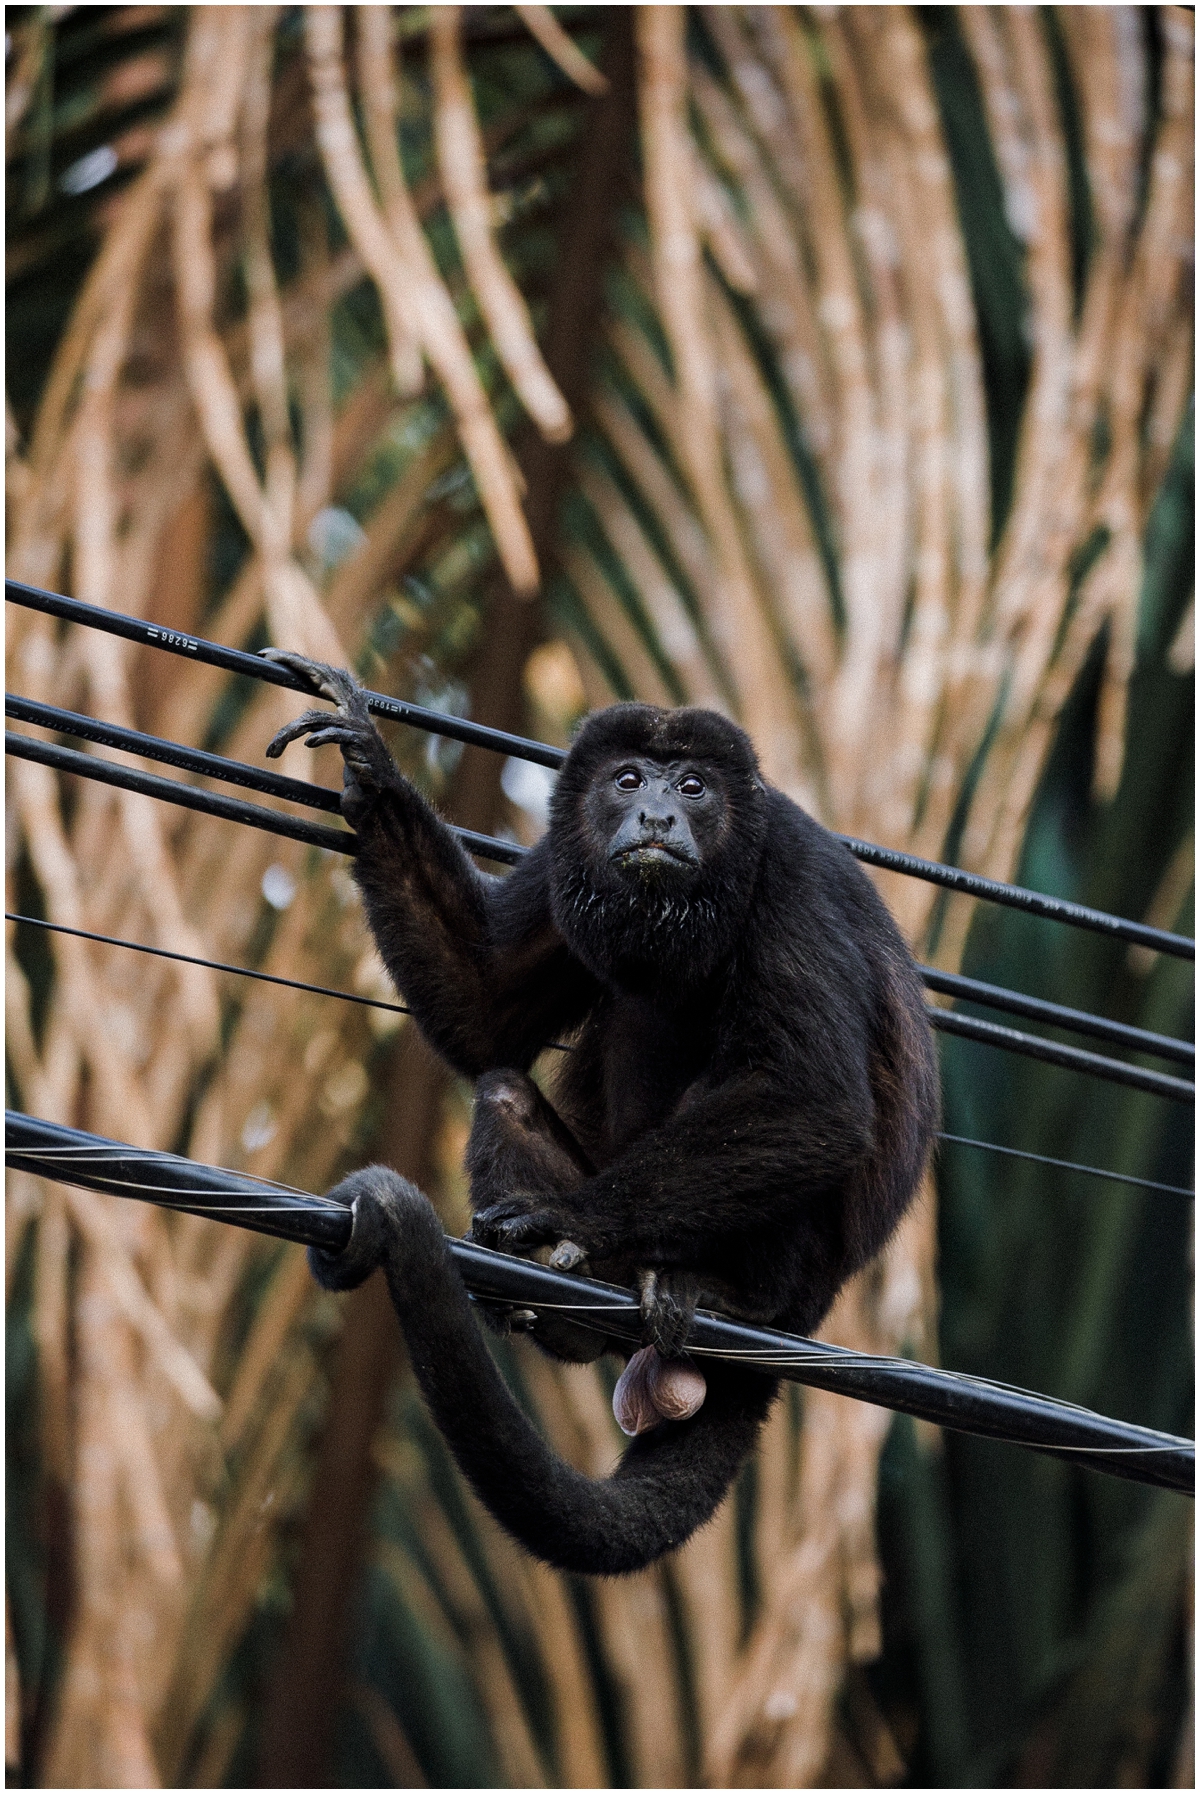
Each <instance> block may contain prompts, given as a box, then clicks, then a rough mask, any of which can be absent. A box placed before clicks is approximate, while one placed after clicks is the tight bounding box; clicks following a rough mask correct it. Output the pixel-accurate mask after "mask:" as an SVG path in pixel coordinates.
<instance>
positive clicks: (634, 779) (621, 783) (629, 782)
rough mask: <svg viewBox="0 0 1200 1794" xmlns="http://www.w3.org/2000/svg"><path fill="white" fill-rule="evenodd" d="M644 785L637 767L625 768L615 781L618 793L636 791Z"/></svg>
mask: <svg viewBox="0 0 1200 1794" xmlns="http://www.w3.org/2000/svg"><path fill="white" fill-rule="evenodd" d="M642 783H644V781H643V779H642V775H641V773H640V772H639V771H638V770H637V768H636V766H626V767H624V768H623V770H622V771H621V772H619V773H618V774H617V776H616V778H615V779H614V780H613V784H614V785H615V786H616V788H617V790H618V791H636V790H637V788H638V786H639V785H641V784H642Z"/></svg>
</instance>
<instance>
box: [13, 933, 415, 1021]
mask: <svg viewBox="0 0 1200 1794" xmlns="http://www.w3.org/2000/svg"><path fill="white" fill-rule="evenodd" d="M4 920H5V921H6V922H22V923H24V924H25V925H26V926H27V927H29V928H45V929H48V930H49V931H50V932H51V933H52V934H73V935H75V936H76V937H77V938H78V939H79V940H81V941H99V942H101V943H102V944H103V945H104V946H106V947H125V948H126V949H127V950H128V951H129V952H131V953H150V954H152V955H153V956H154V958H155V959H175V960H178V961H179V962H180V964H181V965H188V966H204V967H205V968H206V969H207V970H208V971H210V972H232V973H233V975H234V976H235V977H237V978H256V979H258V980H259V982H260V983H262V984H282V985H283V986H284V987H285V988H286V989H288V990H305V991H310V992H311V993H312V995H313V996H317V997H337V998H339V999H340V1001H341V1002H343V1003H360V1004H361V1005H362V1006H363V1008H364V1009H386V1010H388V1011H390V1012H391V1013H392V1014H393V1015H411V1014H412V1010H411V1009H406V1008H405V1006H404V1004H403V1003H385V1002H383V1000H382V999H381V998H379V997H360V996H358V995H357V994H356V993H355V992H354V991H349V990H336V989H335V988H334V987H333V985H331V984H306V983H305V982H304V980H303V979H302V978H284V977H282V976H281V975H280V974H279V973H278V972H255V971H252V970H251V968H250V967H249V966H234V965H228V964H226V962H225V961H224V960H223V959H201V958H200V957H199V955H198V954H195V953H173V952H172V951H171V950H170V949H169V948H167V947H150V946H147V944H146V943H145V942H144V941H125V940H122V939H121V938H120V936H118V935H115V934H94V933H93V932H92V930H91V929H89V928H68V927H67V926H66V924H65V923H64V922H46V921H43V920H42V918H41V917H40V916H22V915H18V914H17V913H16V911H14V910H7V909H6V910H5V912H4Z"/></svg>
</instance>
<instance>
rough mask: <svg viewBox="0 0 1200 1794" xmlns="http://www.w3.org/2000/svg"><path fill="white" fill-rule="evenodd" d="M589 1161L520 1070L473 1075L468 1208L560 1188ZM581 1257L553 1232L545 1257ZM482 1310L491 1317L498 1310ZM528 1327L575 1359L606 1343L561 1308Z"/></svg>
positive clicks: (541, 1341) (569, 1263)
mask: <svg viewBox="0 0 1200 1794" xmlns="http://www.w3.org/2000/svg"><path fill="white" fill-rule="evenodd" d="M592 1169H593V1168H592V1166H591V1164H590V1162H589V1160H588V1158H587V1155H586V1153H585V1152H584V1151H583V1148H582V1147H581V1146H580V1145H579V1142H578V1141H577V1140H576V1139H575V1137H574V1135H573V1134H572V1133H571V1131H570V1129H569V1128H568V1127H567V1125H566V1123H565V1122H564V1121H563V1120H562V1118H561V1116H560V1115H559V1114H558V1113H557V1111H556V1110H555V1109H554V1107H553V1105H552V1104H550V1103H548V1102H547V1101H546V1098H545V1097H544V1096H543V1095H542V1093H541V1091H540V1090H539V1089H538V1087H537V1085H536V1084H535V1083H534V1082H533V1080H532V1079H531V1078H528V1077H526V1075H525V1074H524V1072H520V1071H491V1072H486V1073H485V1074H484V1076H483V1077H481V1078H479V1079H478V1080H477V1082H476V1085H475V1121H474V1125H473V1127H472V1129H471V1138H470V1140H469V1141H468V1143H467V1171H468V1173H469V1175H470V1178H471V1205H472V1208H473V1209H474V1210H475V1211H476V1212H478V1211H480V1210H482V1209H487V1208H490V1207H491V1206H492V1205H493V1203H496V1202H499V1201H502V1200H503V1199H504V1198H505V1197H507V1196H511V1195H512V1194H513V1192H514V1191H517V1190H520V1191H523V1192H528V1193H529V1194H531V1195H537V1196H540V1197H555V1196H561V1195H563V1193H564V1192H566V1191H569V1190H571V1189H573V1188H574V1187H575V1186H576V1185H578V1184H581V1183H582V1182H583V1180H584V1178H585V1177H589V1176H590V1175H591V1174H592ZM583 1260H584V1255H583V1253H582V1252H581V1251H580V1250H579V1248H578V1246H576V1245H574V1244H573V1242H572V1241H570V1240H560V1241H559V1243H558V1245H557V1246H556V1247H555V1250H554V1252H553V1254H552V1256H551V1260H550V1262H551V1264H552V1265H554V1266H555V1267H556V1269H558V1270H565V1271H569V1270H575V1269H576V1268H577V1267H578V1266H579V1265H581V1264H582V1263H583ZM484 1313H485V1317H486V1318H488V1319H489V1320H492V1321H493V1322H494V1321H495V1320H497V1319H500V1318H501V1317H499V1316H489V1315H488V1313H487V1310H484ZM501 1326H503V1321H502V1320H501ZM529 1332H530V1337H531V1338H532V1339H533V1340H534V1342H535V1344H537V1345H539V1346H541V1348H542V1349H543V1351H546V1352H548V1353H549V1354H550V1355H551V1356H552V1357H555V1358H564V1359H566V1360H568V1361H569V1362H571V1363H575V1364H590V1363H591V1362H592V1360H593V1359H595V1358H599V1357H600V1356H601V1355H602V1354H603V1352H604V1351H605V1349H606V1342H605V1339H604V1336H603V1334H600V1333H595V1332H593V1331H592V1330H591V1329H590V1328H586V1327H580V1326H577V1325H576V1324H575V1323H574V1322H572V1321H570V1320H568V1319H567V1318H566V1317H565V1316H558V1315H549V1314H540V1315H538V1317H537V1319H536V1321H535V1322H534V1323H533V1325H532V1326H531V1327H530V1328H529Z"/></svg>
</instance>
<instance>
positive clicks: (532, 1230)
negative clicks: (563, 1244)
mask: <svg viewBox="0 0 1200 1794" xmlns="http://www.w3.org/2000/svg"><path fill="white" fill-rule="evenodd" d="M572 1231H573V1225H572V1222H571V1219H570V1217H569V1216H568V1215H567V1213H566V1212H565V1210H562V1209H557V1208H553V1207H551V1206H550V1205H549V1204H548V1203H547V1200H546V1197H545V1195H544V1194H534V1193H533V1192H532V1191H528V1192H527V1191H514V1192H513V1194H512V1195H510V1196H506V1197H505V1198H504V1200H503V1201H502V1202H493V1203H491V1204H490V1205H489V1206H488V1207H487V1208H481V1209H478V1210H477V1211H476V1212H475V1214H474V1215H473V1216H472V1217H471V1230H470V1232H469V1233H468V1234H467V1238H468V1239H469V1240H472V1241H473V1242H474V1243H475V1245H477V1246H491V1247H493V1248H494V1249H495V1250H496V1251H497V1252H534V1251H536V1249H537V1248H538V1247H539V1246H557V1245H558V1244H559V1242H560V1241H565V1240H567V1238H568V1236H569V1234H570V1233H571V1232H572ZM576 1250H580V1249H579V1248H576ZM586 1256H587V1254H586V1251H581V1253H580V1258H578V1259H576V1261H575V1262H576V1264H579V1263H581V1262H582V1259H583V1258H584V1257H586ZM562 1268H564V1269H565V1268H566V1267H565V1266H564V1267H562Z"/></svg>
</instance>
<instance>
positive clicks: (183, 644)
mask: <svg viewBox="0 0 1200 1794" xmlns="http://www.w3.org/2000/svg"><path fill="white" fill-rule="evenodd" d="M4 595H5V598H6V599H7V600H8V601H10V602H11V603H14V604H21V605H25V606H26V607H28V608H29V609H31V610H39V611H43V612H45V613H46V614H47V615H50V616H55V617H63V618H66V619H67V620H68V621H69V622H73V623H80V624H82V625H83V626H84V627H86V628H91V629H101V630H104V631H105V632H107V633H108V634H110V635H118V636H121V637H123V638H124V639H125V640H127V641H133V642H138V643H141V644H143V645H144V646H147V647H153V648H162V649H165V650H166V651H167V652H168V653H171V654H180V655H182V656H183V657H184V658H185V659H189V660H193V661H199V662H203V663H204V664H205V665H207V666H216V667H222V668H223V669H224V670H225V671H226V672H231V673H241V674H243V675H245V676H246V677H248V678H251V679H261V680H264V681H265V682H266V683H267V684H269V685H284V686H287V687H288V688H289V689H290V690H292V691H299V692H302V693H303V695H304V696H305V697H306V698H308V699H310V700H311V699H312V696H313V694H312V692H311V691H310V690H309V688H308V687H307V686H306V685H305V684H304V682H303V681H302V680H301V679H300V678H299V677H298V676H297V675H296V674H295V673H291V672H289V671H288V670H287V669H286V668H285V667H281V666H279V665H278V664H277V663H275V662H274V661H269V660H263V659H261V658H260V657H259V656H258V655H255V654H246V653H244V652H243V651H242V650H240V649H238V648H224V647H221V646H220V645H219V644H218V643H216V642H208V641H205V640H204V638H203V637H201V636H194V635H186V634H184V633H183V632H182V631H179V630H172V629H164V628H162V627H161V626H160V625H159V624H157V623H146V622H143V621H142V619H141V618H140V617H130V616H126V615H124V614H123V613H122V612H120V611H110V610H102V609H100V608H99V607H98V606H96V605H92V604H84V603H82V602H81V601H80V600H79V599H78V598H66V597H63V596H62V595H61V594H60V593H58V592H45V591H42V590H41V589H40V588H39V587H37V586H28V585H24V584H23V583H22V582H21V581H19V580H15V579H8V580H5V582H4ZM366 699H367V707H368V709H370V710H371V711H372V712H373V713H374V714H375V715H376V716H386V717H391V718H392V719H393V720H394V721H396V722H402V723H408V724H410V725H411V726H412V727H413V728H417V729H425V730H427V731H428V732H429V733H431V734H434V735H444V736H447V737H448V738H449V739H450V740H452V741H462V742H465V743H467V744H469V745H472V746H475V747H484V748H488V749H490V750H491V751H492V752H494V753H502V754H508V755H511V756H512V757H513V758H514V759H519V760H531V761H533V762H534V763H535V764H536V765H538V766H546V767H549V768H550V769H551V770H553V771H557V769H558V768H559V767H560V766H561V765H562V763H563V761H564V760H565V759H566V753H565V751H564V750H563V749H562V748H553V747H547V745H546V744H545V742H541V741H531V740H529V738H528V737H527V736H522V735H512V734H509V733H508V732H507V731H506V730H504V729H490V728H487V727H485V726H484V725H483V724H482V723H472V722H468V721H466V720H465V719H464V718H462V717H457V716H448V715H446V714H445V713H444V712H442V711H437V710H427V709H425V708H424V707H423V706H422V705H420V704H410V703H408V702H406V701H405V700H403V699H400V698H389V697H386V696H385V695H384V694H383V693H382V692H371V691H369V692H367V693H366ZM838 839H839V840H841V841H844V842H845V843H846V845H847V847H849V849H850V851H851V853H853V854H854V855H855V857H856V858H858V859H860V860H862V861H864V862H865V863H866V864H867V865H871V866H881V867H884V868H886V869H887V870H889V871H892V872H903V873H906V874H907V875H908V876H910V877H913V878H921V879H925V880H928V881H929V882H931V883H933V884H939V885H944V886H945V887H946V888H947V889H949V890H953V891H960V892H963V893H964V894H966V895H967V896H971V897H979V898H983V899H985V900H986V901H987V902H989V903H1001V904H1007V905H1008V906H1010V907H1011V908H1015V909H1022V910H1025V911H1026V912H1027V913H1029V914H1031V915H1039V916H1045V917H1048V918H1050V919H1052V920H1055V921H1059V922H1069V923H1072V924H1073V925H1074V926H1076V927H1079V928H1089V929H1093V930H1094V931H1096V932H1097V933H1100V934H1107V935H1110V936H1114V937H1116V938H1117V939H1120V940H1126V941H1132V942H1135V943H1136V944H1137V945H1139V946H1143V947H1148V948H1150V949H1151V951H1153V952H1156V953H1170V954H1174V955H1175V956H1177V957H1178V958H1180V959H1194V958H1195V956H1196V943H1195V942H1194V941H1193V940H1189V939H1187V938H1186V937H1185V936H1184V935H1179V934H1171V933H1169V932H1168V931H1167V930H1165V929H1162V928H1150V927H1148V926H1147V925H1146V924H1145V923H1144V922H1131V921H1129V920H1127V919H1126V918H1125V917H1123V916H1110V915H1108V914H1106V912H1105V911H1103V910H1097V909H1091V908H1089V907H1088V906H1087V905H1086V904H1082V903H1071V902H1069V901H1068V900H1067V899H1066V898H1062V897H1050V896H1047V895H1046V894H1045V893H1044V892H1042V891H1029V890H1025V889H1024V888H1023V887H1022V886H1020V885H1009V884H1003V883H1001V882H1000V881H999V880H998V879H992V878H983V877H982V876H981V875H980V874H978V873H975V872H964V871H962V870H961V869H960V868H959V867H957V866H945V865H942V864H940V863H939V862H938V861H936V860H924V859H920V858H918V857H917V856H916V855H915V854H907V853H901V852H899V851H898V850H896V849H894V848H890V847H879V846H877V845H876V844H875V843H874V842H871V841H860V840H858V839H857V838H856V837H855V836H852V835H840V836H839V837H838ZM481 851H482V850H481ZM487 857H488V858H491V859H497V858H500V857H501V856H500V855H498V854H495V853H489V854H488V855H487Z"/></svg>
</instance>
